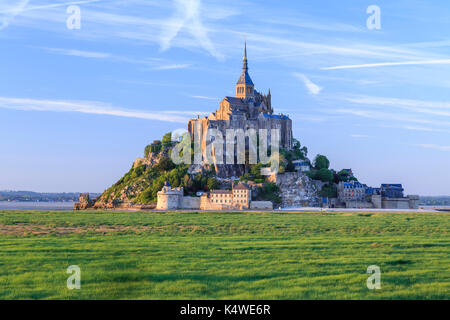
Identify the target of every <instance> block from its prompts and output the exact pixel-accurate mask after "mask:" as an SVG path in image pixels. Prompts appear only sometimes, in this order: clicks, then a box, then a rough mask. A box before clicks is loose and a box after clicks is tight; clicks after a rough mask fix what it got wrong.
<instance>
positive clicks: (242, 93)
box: [236, 41, 255, 99]
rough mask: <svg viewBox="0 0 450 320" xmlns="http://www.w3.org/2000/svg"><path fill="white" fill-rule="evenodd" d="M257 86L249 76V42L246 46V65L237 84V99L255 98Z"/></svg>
mask: <svg viewBox="0 0 450 320" xmlns="http://www.w3.org/2000/svg"><path fill="white" fill-rule="evenodd" d="M254 95H255V86H254V84H253V81H252V79H251V78H250V75H249V74H248V61H247V41H245V45H244V63H243V66H242V74H241V76H240V77H239V80H238V82H237V84H236V97H238V98H241V99H243V98H249V97H254Z"/></svg>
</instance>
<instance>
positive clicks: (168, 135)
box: [162, 132, 172, 147]
mask: <svg viewBox="0 0 450 320" xmlns="http://www.w3.org/2000/svg"><path fill="white" fill-rule="evenodd" d="M162 145H163V146H164V147H170V146H171V145H172V132H168V133H166V134H165V135H164V136H163V138H162Z"/></svg>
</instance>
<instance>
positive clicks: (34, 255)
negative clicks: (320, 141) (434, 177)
mask: <svg viewBox="0 0 450 320" xmlns="http://www.w3.org/2000/svg"><path fill="white" fill-rule="evenodd" d="M449 218H450V215H449V214H448V213H435V214H434V213H202V212H199V213H192V212H191V213H182V212H176V213H156V212H102V213H100V212H76V213H74V212H19V211H15V212H12V211H11V212H5V211H0V248H1V251H0V299H449V298H450V250H449V248H450V236H449V229H450V219H449ZM70 265H78V266H79V267H80V268H81V289H80V290H68V289H67V287H66V280H67V278H68V277H69V276H70V275H69V274H67V273H66V269H67V267H68V266H70ZM369 265H378V266H380V268H381V272H382V274H381V286H382V288H381V289H380V290H369V289H367V286H366V280H367V278H368V276H369V274H367V273H366V270H367V267H368V266H369Z"/></svg>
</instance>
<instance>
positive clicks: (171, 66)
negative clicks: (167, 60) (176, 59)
mask: <svg viewBox="0 0 450 320" xmlns="http://www.w3.org/2000/svg"><path fill="white" fill-rule="evenodd" d="M190 66H192V64H189V63H185V64H168V65H159V66H156V67H154V68H152V69H153V70H174V69H186V68H189V67H190Z"/></svg>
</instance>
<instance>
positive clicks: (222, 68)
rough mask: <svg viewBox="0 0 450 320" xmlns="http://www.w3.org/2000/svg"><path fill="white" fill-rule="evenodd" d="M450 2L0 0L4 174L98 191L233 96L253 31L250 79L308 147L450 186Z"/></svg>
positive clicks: (0, 163)
mask: <svg viewBox="0 0 450 320" xmlns="http://www.w3.org/2000/svg"><path fill="white" fill-rule="evenodd" d="M373 4H375V5H377V6H379V8H380V10H381V29H380V30H369V29H368V28H367V26H366V20H367V19H368V17H369V16H370V15H369V14H367V13H366V10H367V7H368V6H369V5H373ZM70 5H76V6H78V7H79V8H80V10H81V28H80V29H68V28H67V24H66V22H67V19H68V18H69V16H70V13H67V8H68V7H69V6H70ZM449 15H450V4H448V2H447V1H433V2H432V3H431V2H429V1H411V0H408V1H363V0H358V1H344V2H342V1H331V0H327V1H324V0H319V1H280V0H277V1H237V0H229V1H211V0H203V1H200V0H174V1H153V0H127V1H124V0H98V1H67V0H60V1H58V0H54V1H41V0H36V1H34V0H30V1H27V0H0V136H1V137H2V139H1V140H0V150H1V153H0V189H14V190H18V189H20V190H33V191H49V192H61V191H89V192H101V191H103V190H104V189H106V188H107V187H109V186H110V185H112V184H113V183H114V182H115V181H117V179H118V178H120V177H121V176H122V175H123V174H124V172H126V171H128V170H129V168H130V167H131V165H132V162H133V160H134V159H135V158H136V157H139V156H142V153H143V150H144V147H145V145H146V144H148V143H150V142H151V141H152V140H154V139H158V138H160V137H161V136H162V135H163V134H164V133H165V132H168V131H171V130H175V129H178V128H185V127H186V123H187V120H188V119H189V118H190V117H195V116H196V115H197V114H203V113H205V114H207V113H209V112H211V111H214V110H216V109H217V108H218V104H219V102H220V100H221V99H222V98H223V97H224V96H225V95H234V86H235V83H236V81H237V79H238V77H239V75H240V72H241V67H242V53H243V42H244V38H245V37H246V38H247V47H248V58H249V68H250V70H249V72H250V75H251V76H252V79H253V82H254V83H255V86H256V89H257V90H258V91H260V92H267V90H268V89H269V88H270V89H271V92H272V104H273V107H274V108H275V112H282V113H285V114H288V115H289V116H290V117H291V118H292V120H293V129H294V136H295V137H296V138H297V139H299V140H300V141H301V143H302V144H303V145H306V146H307V147H308V149H309V156H310V158H313V157H314V156H315V155H316V154H318V153H320V154H326V155H327V156H328V157H329V159H330V161H331V166H332V167H333V168H335V169H337V170H339V169H342V168H352V169H353V171H354V172H355V174H356V175H357V177H358V178H359V179H360V181H362V182H364V183H367V184H369V185H373V186H378V185H379V184H381V183H403V185H404V187H405V191H406V193H408V194H422V195H444V194H447V195H448V194H450V189H449V187H448V185H449V182H450V54H449V51H450V50H449V49H450V34H449V31H448V30H450V21H449V19H448V16H449Z"/></svg>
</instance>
